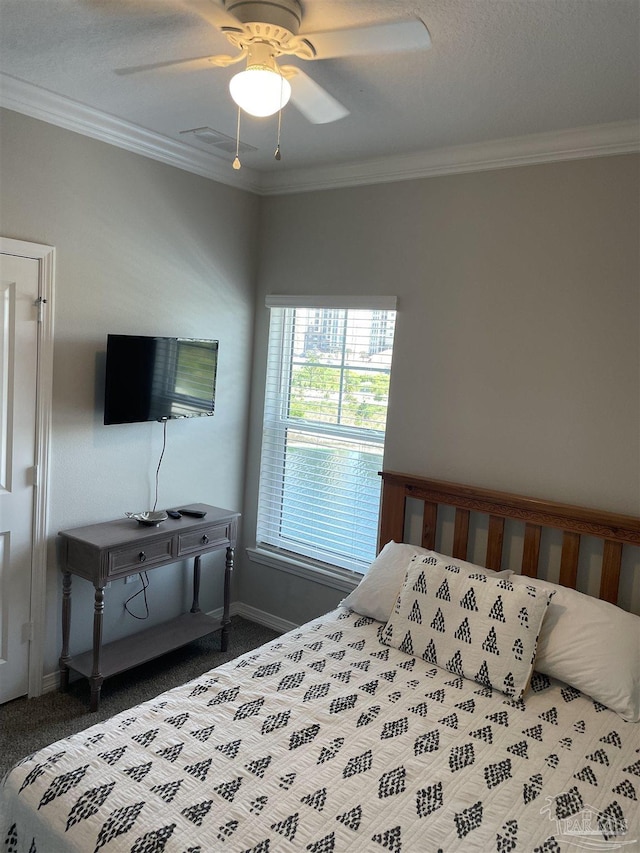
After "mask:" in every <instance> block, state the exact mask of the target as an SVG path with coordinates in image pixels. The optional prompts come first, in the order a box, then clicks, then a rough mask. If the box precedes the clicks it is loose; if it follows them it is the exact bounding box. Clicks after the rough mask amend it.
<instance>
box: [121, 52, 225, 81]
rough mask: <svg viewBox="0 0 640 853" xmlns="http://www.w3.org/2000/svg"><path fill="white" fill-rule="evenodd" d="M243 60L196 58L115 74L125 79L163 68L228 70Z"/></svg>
mask: <svg viewBox="0 0 640 853" xmlns="http://www.w3.org/2000/svg"><path fill="white" fill-rule="evenodd" d="M240 59H242V54H239V55H238V56H225V55H221V56H196V57H194V58H192V59H170V60H168V61H167V62H152V63H151V64H149V65H132V66H130V67H129V68H116V69H115V73H116V74H119V75H120V76H122V77H124V76H126V75H127V74H139V73H140V72H141V71H158V70H159V69H161V68H175V67H176V66H180V67H181V69H182V70H183V71H201V70H202V69H204V68H211V67H218V68H226V66H227V65H233V63H234V62H238V61H239V60H240Z"/></svg>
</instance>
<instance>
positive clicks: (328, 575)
mask: <svg viewBox="0 0 640 853" xmlns="http://www.w3.org/2000/svg"><path fill="white" fill-rule="evenodd" d="M266 305H267V308H269V309H272V308H280V309H294V310H295V309H299V308H312V309H325V310H326V309H329V310H333V309H335V310H337V311H338V310H339V311H343V310H350V309H351V310H353V309H355V310H367V311H392V312H397V299H396V297H388V296H384V297H355V298H353V297H351V298H349V297H346V298H345V297H341V296H338V297H320V298H319V297H284V296H276V297H267V302H266ZM270 314H271V316H270V322H269V333H268V357H267V364H266V377H265V399H264V408H263V441H262V448H261V453H260V469H259V477H258V483H259V493H260V491H261V490H262V487H263V482H264V481H265V480H268V479H269V477H268V476H266V477H263V473H262V467H263V457H264V455H265V452H266V454H267V456H269V459H270V464H273V466H274V467H276V470H280V471H282V480H281V485H282V487H283V488H282V490H281V492H280V494H284V477H285V456H286V452H287V433H288V432H290V431H291V430H294V431H295V430H296V429H298V430H299V431H300V432H301V433H302V434H313V433H315V434H317V435H321V436H325V437H326V438H327V439H329V440H331V437H332V435H333V436H335V437H336V438H338V439H340V440H349V441H353V442H356V443H362V444H363V445H365V446H366V445H369V446H370V447H372V448H374V449H377V450H378V451H379V452H380V458H381V462H382V458H383V453H384V444H385V437H386V429H383V430H375V429H368V428H361V427H355V426H353V425H350V424H333V423H326V424H323V425H319V424H317V423H315V422H313V421H308V420H307V421H305V420H304V419H297V418H295V417H293V418H292V417H291V416H290V413H289V412H288V411H287V408H288V406H289V403H290V398H291V384H290V383H291V378H292V373H293V370H294V368H295V358H294V352H293V346H294V340H295V336H294V334H293V327H292V323H293V322H294V316H295V314H294V311H293V310H292V311H290V312H289V311H275V312H274V311H271V312H270ZM394 326H395V318H394ZM287 347H288V348H289V351H288V353H286V348H287ZM285 353H286V355H287V357H286V358H285V357H284V355H285ZM335 369H336V370H339V371H340V372H341V374H342V373H344V371H345V370H348V369H349V365H348V364H347V365H345V364H341V365H340V367H337V368H335ZM390 372H391V366H390V368H389V375H390ZM270 384H271V386H272V387H273V388H274V389H277V391H276V390H274V392H273V393H270V392H269V385H270ZM387 412H388V398H387ZM275 479H276V481H277V475H276V478H275ZM378 513H379V509H378ZM378 520H379V519H378ZM272 543H278V544H272ZM287 545H288V546H293V547H286V546H287ZM249 556H250V558H251V559H252V560H257V561H259V562H263V563H264V562H266V563H267V564H268V565H273V564H274V561H275V563H278V564H280V565H278V567H279V568H285V570H287V571H294V573H295V574H301V573H302V575H303V576H305V577H313V579H314V580H317V579H320V582H322V583H325V582H326V583H328V584H329V585H331V586H336V585H337V586H338V588H341V589H345V590H349V589H352V588H353V586H354V585H355V583H357V582H358V580H359V579H360V578H361V576H362V574H363V573H364V572H365V571H366V567H367V565H368V564H367V565H365V563H364V562H363V561H358V560H357V559H356V558H355V557H347V556H344V555H343V556H340V555H337V554H336V555H332V554H331V553H330V552H329V551H328V550H327V549H324V548H322V547H318V546H317V545H315V544H313V543H306V544H305V543H297V542H294V541H293V540H287V539H286V537H284V538H283V537H282V535H281V519H280V516H279V515H278V513H277V511H276V512H269V511H265V510H264V508H263V507H262V505H261V500H260V494H259V495H258V506H257V517H256V548H255V549H250V553H249ZM300 570H301V571H300Z"/></svg>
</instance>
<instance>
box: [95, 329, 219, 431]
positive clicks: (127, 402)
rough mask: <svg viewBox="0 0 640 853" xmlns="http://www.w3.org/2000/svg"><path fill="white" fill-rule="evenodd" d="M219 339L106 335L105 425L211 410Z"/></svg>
mask: <svg viewBox="0 0 640 853" xmlns="http://www.w3.org/2000/svg"><path fill="white" fill-rule="evenodd" d="M217 366H218V341H210V340H201V339H199V338H161V337H146V336H143V335H107V365H106V377H105V395H104V422H105V424H130V423H141V422H144V421H165V420H170V419H172V418H193V417H201V416H207V415H209V416H210V415H213V411H214V406H215V393H216V371H217Z"/></svg>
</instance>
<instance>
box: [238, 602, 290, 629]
mask: <svg viewBox="0 0 640 853" xmlns="http://www.w3.org/2000/svg"><path fill="white" fill-rule="evenodd" d="M231 615H232V616H242V618H243V619H248V620H249V622H256V623H257V624H258V625H265V626H266V627H267V628H273V630H274V631H280V632H281V633H283V634H286V632H287V631H293V630H294V628H299V627H300V626H299V623H298V622H289V620H288V619H281V618H280V617H279V616H274V615H273V614H272V613H267V612H266V611H264V610H258V608H257V607H251V605H250V604H244V603H243V602H242V601H236V602H234V603H233V604H232V605H231Z"/></svg>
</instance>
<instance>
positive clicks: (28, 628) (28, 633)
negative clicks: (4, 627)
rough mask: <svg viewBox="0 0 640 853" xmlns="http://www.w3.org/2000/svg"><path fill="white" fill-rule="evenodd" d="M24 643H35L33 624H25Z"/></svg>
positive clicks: (23, 630)
mask: <svg viewBox="0 0 640 853" xmlns="http://www.w3.org/2000/svg"><path fill="white" fill-rule="evenodd" d="M22 642H23V643H31V642H33V622H25V623H24V624H23V626H22Z"/></svg>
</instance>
